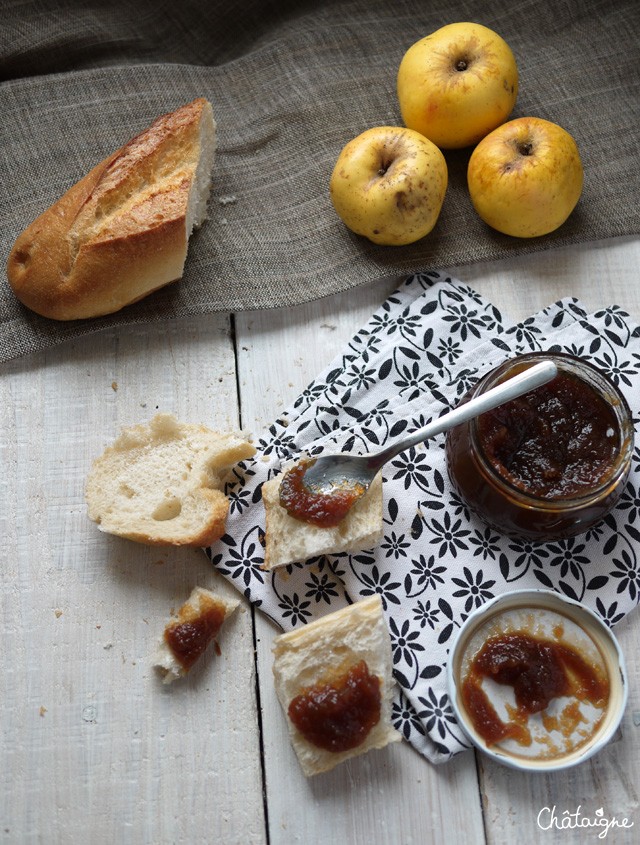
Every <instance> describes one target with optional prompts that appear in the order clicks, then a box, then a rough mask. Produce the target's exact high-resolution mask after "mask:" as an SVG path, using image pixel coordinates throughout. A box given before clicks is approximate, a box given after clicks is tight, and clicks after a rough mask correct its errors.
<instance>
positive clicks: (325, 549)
mask: <svg viewBox="0 0 640 845" xmlns="http://www.w3.org/2000/svg"><path fill="white" fill-rule="evenodd" d="M294 465H295V463H294V464H291V466H294ZM289 468H290V467H289V466H287V467H286V468H285V469H289ZM281 481H282V475H277V476H275V477H274V478H270V479H269V481H265V483H264V484H263V485H262V501H263V502H264V507H265V556H264V566H263V569H274V568H275V567H277V566H284V565H286V564H288V563H295V562H300V561H305V560H308V559H309V558H311V557H317V556H318V555H328V554H337V553H338V552H352V551H359V550H360V549H369V548H371V547H372V546H375V545H376V544H377V543H379V542H380V540H381V538H382V533H383V527H384V526H383V522H382V476H381V474H380V473H378V475H376V477H375V478H374V480H373V482H372V483H371V486H370V487H369V489H368V490H367V492H366V493H365V494H364V496H362V498H361V499H359V500H358V501H357V502H356V503H355V505H354V506H353V507H352V508H351V510H350V511H349V512H348V514H347V515H346V517H345V518H344V519H343V520H342V521H341V522H340V523H339V524H338V525H336V526H334V527H331V528H322V527H320V526H317V525H310V524H309V523H307V522H303V521H302V520H299V519H295V518H294V517H292V516H289V514H288V513H287V511H286V510H285V508H283V507H282V505H281V504H280V499H279V490H280V482H281Z"/></svg>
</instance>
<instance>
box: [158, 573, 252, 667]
mask: <svg viewBox="0 0 640 845" xmlns="http://www.w3.org/2000/svg"><path fill="white" fill-rule="evenodd" d="M239 604H240V601H239V599H235V598H234V599H227V598H224V597H223V596H220V595H218V594H217V593H214V592H212V591H211V590H205V589H204V588H203V587H194V588H193V590H192V591H191V595H190V596H189V598H188V599H187V600H186V601H185V602H184V604H183V605H182V606H181V607H180V608H179V610H178V612H177V614H176V615H175V617H174V618H173V619H171V620H170V621H169V622H168V623H167V624H166V625H165V629H164V632H163V635H162V638H161V639H160V642H159V643H158V647H157V651H156V656H155V662H154V666H155V668H156V669H157V670H158V672H159V673H160V675H161V676H162V681H163V683H165V684H170V683H172V682H173V681H175V680H177V679H178V678H183V677H184V676H185V675H187V674H188V673H189V672H190V671H191V669H192V668H193V666H194V665H195V663H196V662H197V661H198V660H199V659H200V658H201V657H202V655H203V654H204V652H205V651H206V649H207V647H208V646H209V645H210V643H212V642H216V641H217V637H218V634H219V633H220V629H221V628H222V625H223V624H224V622H225V620H226V619H227V617H229V616H230V615H231V614H232V613H233V612H234V610H235V609H236V608H237V607H238V605H239Z"/></svg>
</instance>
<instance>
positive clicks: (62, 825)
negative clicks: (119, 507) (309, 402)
mask: <svg viewBox="0 0 640 845" xmlns="http://www.w3.org/2000/svg"><path fill="white" fill-rule="evenodd" d="M0 391H1V393H0V408H1V409H2V411H1V413H2V431H3V438H2V452H1V455H0V489H1V491H2V502H3V513H2V528H3V530H4V542H3V548H4V550H5V552H6V551H8V550H11V552H10V556H8V559H7V560H5V561H4V563H3V565H2V578H3V590H2V593H1V599H0V601H1V602H2V614H1V616H2V619H1V620H0V629H1V631H2V643H3V648H2V650H1V651H2V656H1V658H0V659H1V660H2V672H3V707H2V730H3V747H4V750H3V766H2V780H3V789H2V793H3V798H2V799H0V800H1V801H2V804H3V806H2V810H1V812H0V816H1V818H2V830H3V831H6V834H5V836H6V838H5V836H3V841H7V842H9V841H11V842H20V843H30V842H65V843H86V842H92V843H101V842H104V843H106V842H121V843H135V845H138V843H155V844H157V843H165V842H198V841H206V840H208V841H223V842H230V843H231V842H242V843H261V842H264V841H265V826H264V811H263V802H262V781H261V771H260V757H259V753H258V748H259V734H258V721H257V712H256V705H255V696H254V695H253V690H254V661H253V633H252V624H251V614H250V612H248V611H247V610H246V608H245V609H244V610H243V611H242V612H240V613H238V614H237V615H236V616H235V617H234V618H233V619H232V620H230V621H229V623H228V627H226V629H225V630H224V631H223V635H222V636H221V641H220V645H221V649H222V654H221V656H220V657H217V656H216V655H215V654H214V653H213V652H212V653H211V654H208V655H207V657H206V658H205V659H204V660H203V663H202V665H200V666H198V667H196V668H195V669H194V671H193V673H192V675H191V676H190V677H189V678H188V679H185V680H184V681H180V682H177V683H175V684H174V685H172V686H170V687H169V686H163V685H162V683H160V681H159V678H158V677H157V676H156V674H155V672H154V671H153V669H152V654H153V648H154V645H155V642H156V639H157V637H158V636H160V635H161V633H162V630H163V627H164V624H165V622H166V621H167V619H168V618H169V614H170V611H171V609H172V608H177V607H178V605H179V604H180V603H181V602H182V601H183V600H184V599H185V598H186V597H187V596H188V594H189V592H190V590H191V588H192V587H193V586H194V585H195V584H196V583H197V584H200V585H202V586H207V587H212V588H214V589H220V590H222V591H224V592H227V593H229V594H230V593H232V590H231V588H230V586H229V585H228V584H227V583H226V582H224V581H223V579H222V578H219V577H218V576H217V575H216V574H215V573H214V572H213V571H212V569H211V567H210V565H209V563H208V561H207V560H206V558H205V556H204V555H203V553H202V552H201V551H200V550H191V551H184V550H183V551H180V550H176V549H153V548H148V547H145V546H141V545H138V544H134V543H130V542H127V541H124V540H119V539H117V538H114V537H109V536H108V535H105V534H102V533H100V532H99V531H98V529H97V527H96V526H95V525H94V524H93V523H91V522H90V521H89V519H88V518H87V515H86V511H85V506H84V497H83V490H84V484H85V479H86V475H87V472H88V469H89V466H90V463H91V461H92V459H93V458H94V457H96V456H97V455H98V454H99V453H100V452H101V451H102V449H103V448H104V447H105V446H106V445H107V444H108V443H110V442H111V441H112V440H113V439H114V437H115V435H116V433H117V431H118V430H119V427H120V426H121V425H126V424H132V423H137V422H142V421H146V420H148V419H149V418H150V417H151V416H153V414H154V413H155V412H156V411H158V410H161V411H172V412H174V413H175V414H176V415H177V416H178V417H179V418H180V419H184V420H187V421H193V422H207V423H208V424H210V425H211V426H214V427H215V426H218V427H220V428H223V429H229V428H231V429H236V428H237V412H238V408H237V401H236V380H235V367H234V354H233V349H232V343H231V338H230V331H229V324H228V318H227V317H225V316H214V317H203V318H201V319H194V320H188V321H180V322H168V323H166V324H157V325H153V326H148V327H147V326H141V327H137V328H133V329H131V330H130V331H127V332H123V333H116V332H111V331H108V332H105V333H102V334H98V335H95V336H94V337H91V338H88V339H86V340H82V341H77V342H74V343H72V344H67V345H65V346H64V347H61V348H60V349H57V350H53V351H50V352H48V353H46V354H42V355H37V356H34V357H31V358H27V359H24V360H19V361H15V362H13V363H11V364H9V365H7V366H6V367H5V368H4V369H3V372H2V377H1V379H0Z"/></svg>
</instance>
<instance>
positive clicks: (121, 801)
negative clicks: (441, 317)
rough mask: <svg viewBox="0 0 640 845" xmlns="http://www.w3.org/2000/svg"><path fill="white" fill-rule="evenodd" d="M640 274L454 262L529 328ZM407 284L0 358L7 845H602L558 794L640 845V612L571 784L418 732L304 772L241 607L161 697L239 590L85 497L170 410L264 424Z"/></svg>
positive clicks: (2, 811) (613, 261)
mask: <svg viewBox="0 0 640 845" xmlns="http://www.w3.org/2000/svg"><path fill="white" fill-rule="evenodd" d="M639 267H640V240H639V239H630V240H625V241H610V242H606V243H602V244H594V245H589V246H582V247H576V248H567V249H561V250H554V251H552V252H543V253H540V254H538V255H532V256H530V257H526V258H522V259H518V260H517V261H508V262H506V261H505V262H499V263H494V264H484V265H477V266H471V267H465V268H461V269H459V270H457V271H456V270H455V269H454V270H452V273H453V274H454V275H456V276H457V277H458V278H461V279H463V280H464V281H465V282H467V283H469V284H470V285H471V286H472V287H475V288H476V289H477V290H478V291H479V292H481V293H482V294H484V295H485V296H486V297H488V298H489V299H491V300H492V301H493V302H495V303H496V304H497V305H498V307H499V308H500V309H501V310H502V311H503V312H504V313H505V314H506V315H508V316H510V317H514V318H522V317H525V316H528V315H529V314H532V313H533V312H534V311H536V310H537V309H538V308H541V307H543V306H545V305H547V304H549V303H551V302H553V301H555V300H556V299H558V298H560V297H561V296H564V295H569V294H572V295H575V296H578V297H579V298H580V299H581V300H582V301H583V302H584V303H585V304H586V305H587V307H588V308H590V309H595V308H598V307H600V306H604V305H608V304H611V303H614V302H615V303H617V304H619V305H621V306H623V307H625V308H626V309H627V310H629V311H631V313H632V314H634V315H635V316H636V318H637V317H638V316H640V279H639V276H638V269H639ZM394 287H395V281H393V280H386V281H381V282H379V283H376V284H371V285H366V286H363V287H362V288H360V289H358V290H354V291H351V292H349V293H348V294H345V295H338V296H333V297H330V298H327V299H324V300H322V301H320V302H316V303H313V304H309V305H305V306H301V307H298V308H289V309H286V310H274V311H264V312H259V313H258V312H252V313H245V314H239V315H236V316H235V317H230V316H228V315H215V316H207V317H201V318H197V319H189V320H180V321H171V322H167V323H164V324H158V325H152V326H149V327H131V328H125V329H122V330H118V331H111V330H109V331H105V332H103V333H100V334H97V335H94V336H92V337H89V338H87V339H83V340H81V341H76V342H72V343H68V344H66V345H64V346H62V347H60V348H57V349H55V350H52V351H50V352H47V353H43V354H37V355H34V356H30V357H26V358H23V359H19V360H16V361H13V362H10V363H8V364H5V365H3V366H2V367H0V386H1V394H0V414H1V415H2V428H1V431H2V438H1V442H0V490H1V493H2V510H1V514H0V520H1V521H0V527H1V530H2V562H1V565H0V575H1V577H2V582H3V584H2V591H1V593H0V602H1V611H0V630H1V639H0V661H1V668H2V672H1V675H0V678H1V681H0V690H1V691H0V702H1V705H0V719H1V734H2V746H1V748H2V757H1V759H0V777H1V778H2V793H1V797H0V845H4V843H12V845H13V843H18V844H19V845H27V844H29V845H30V844H31V843H46V845H49V843H60V844H61V845H80V843H82V845H85V843H87V844H88V845H102V843H105V845H106V844H107V843H118V844H119V843H132V844H133V845H143V844H144V845H146V843H149V845H165V843H224V845H234V843H238V845H250V843H271V845H289V843H296V842H300V843H349V845H351V843H366V845H377V843H384V845H387V843H388V845H394V843H402V845H409V843H414V845H418V843H446V844H447V845H450V843H472V845H473V843H484V842H488V843H509V845H510V844H511V843H518V845H526V843H537V842H545V843H546V842H557V843H563V845H564V843H574V842H580V843H583V842H596V841H597V840H598V835H597V834H598V832H600V831H598V830H594V829H591V830H585V829H584V828H583V829H576V827H575V825H573V827H569V828H565V829H564V830H558V829H556V828H552V829H550V830H546V831H545V830H542V829H541V827H540V826H539V825H538V818H539V813H540V812H541V810H543V808H545V807H549V808H551V807H554V806H555V807H556V814H557V817H558V819H559V821H561V820H562V818H563V817H564V814H565V813H569V814H575V813H576V812H577V811H578V808H581V810H580V811H581V813H582V817H589V818H592V819H593V818H597V817H598V816H597V814H596V811H598V812H599V813H600V815H601V816H605V817H607V818H609V819H610V818H612V817H616V818H617V819H618V820H621V819H622V818H625V817H626V818H627V819H628V820H629V822H633V823H634V827H633V828H630V829H627V830H626V831H623V830H621V829H613V828H612V829H610V830H609V832H608V834H607V836H606V841H607V842H609V843H611V842H615V843H622V842H624V843H626V842H629V843H631V842H638V841H640V805H639V800H638V795H639V792H640V743H639V740H640V657H639V656H638V655H639V654H640V615H638V612H636V614H635V615H632V616H631V618H629V619H627V620H626V621H624V622H622V623H621V624H620V625H619V626H618V628H617V633H618V635H619V639H620V641H621V644H622V647H623V649H624V651H625V653H626V658H627V663H628V671H629V679H630V697H629V705H628V708H627V712H626V714H625V717H624V722H623V725H622V730H621V738H620V739H619V741H617V742H615V743H614V744H612V745H610V746H609V747H608V748H607V749H605V750H604V751H603V752H602V753H601V754H600V755H599V756H597V757H596V758H595V759H593V760H592V761H590V762H588V763H585V764H583V765H582V766H579V767H577V768H574V769H572V770H570V771H568V772H565V773H561V774H557V775H553V776H527V775H524V774H518V773H515V772H513V771H511V770H509V769H506V768H503V767H501V766H498V765H494V764H491V763H489V762H487V760H486V759H484V757H482V756H475V755H474V753H473V752H468V753H465V754H462V755H460V756H458V757H457V758H456V759H455V760H454V761H453V762H452V763H450V764H447V765H444V766H440V767H434V766H432V765H431V764H429V763H427V762H426V761H425V760H423V759H422V758H421V757H420V756H418V754H417V753H416V752H415V751H413V749H412V748H411V747H409V746H408V745H406V744H404V743H402V744H396V745H394V746H390V747H389V748H388V749H385V750H383V751H379V752H372V753H371V754H368V755H364V756H362V757H360V758H357V759H355V760H353V761H350V762H348V763H346V764H344V765H342V766H341V767H338V768H337V769H335V770H334V771H333V772H331V773H328V774H325V775H320V776H318V777H316V778H313V779H311V780H305V778H304V777H303V776H302V774H301V772H300V769H299V767H298V764H297V760H296V758H295V756H294V753H293V751H292V750H291V747H290V745H289V742H288V739H287V734H286V728H285V724H284V720H283V715H282V712H281V710H280V706H279V704H278V702H277V700H276V697H275V693H274V688H273V683H272V675H271V642H272V639H273V637H274V635H275V633H276V631H275V630H274V629H273V627H272V626H271V625H270V624H269V623H268V622H267V621H265V619H263V618H261V617H260V615H259V614H257V613H254V612H253V611H252V610H251V609H250V608H249V607H248V606H246V605H245V606H243V608H242V612H240V613H238V614H236V615H235V617H234V618H233V620H232V621H231V622H230V623H228V626H227V627H226V629H225V630H224V632H223V636H222V637H221V648H222V654H221V656H216V655H215V654H213V653H212V654H209V655H208V656H207V657H206V658H205V659H204V660H203V661H202V663H201V665H200V666H199V667H198V668H196V669H195V670H194V671H193V673H192V675H191V676H190V677H189V678H188V679H186V680H185V681H184V682H180V683H176V684H174V685H172V686H170V687H163V686H162V684H160V683H159V682H158V678H157V676H156V674H155V672H154V671H153V669H152V666H151V655H152V650H153V647H154V643H155V641H156V639H157V637H158V636H159V634H160V633H161V631H162V628H163V626H164V624H165V622H166V621H167V619H168V616H169V613H170V611H171V609H172V608H176V607H177V606H178V605H179V604H180V603H181V602H182V601H183V600H184V599H185V598H186V596H187V595H188V593H189V592H190V590H191V588H192V586H194V585H195V584H196V583H197V584H200V585H202V586H208V587H212V588H214V589H219V590H221V591H227V592H232V588H231V587H230V586H229V585H228V584H227V583H226V582H224V581H223V579H222V578H221V577H220V576H218V575H217V574H216V573H214V572H213V571H212V569H211V567H210V565H209V563H208V561H207V560H206V558H205V556H204V554H203V553H201V552H200V551H198V550H192V551H184V550H175V549H158V548H155V549H154V548H147V547H144V546H139V545H136V544H134V543H129V542H127V541H123V540H118V539H117V538H113V537H109V536H107V535H104V534H102V533H100V532H99V531H98V530H97V529H96V527H95V526H94V525H93V524H92V523H91V522H90V521H89V520H88V518H87V515H86V510H85V505H84V497H83V488H84V482H85V479H86V475H87V471H88V469H89V466H90V463H91V461H92V459H93V458H94V457H96V456H97V455H98V454H99V453H100V452H101V451H102V450H103V448H104V447H105V445H107V444H108V443H110V442H111V441H112V440H113V439H114V437H115V435H116V433H117V432H118V431H119V429H120V427H121V426H123V425H128V424H132V423H136V422H142V421H146V420H147V419H149V418H150V417H151V416H152V415H153V414H154V413H155V412H156V411H158V410H162V411H171V412H173V413H175V414H176V415H177V416H178V417H179V418H181V419H184V420H188V421H193V422H204V423H206V424H208V425H210V426H212V427H219V428H230V429H236V428H237V427H238V425H239V424H240V425H242V427H244V428H245V429H247V430H249V431H252V432H254V433H255V434H259V433H260V432H261V431H262V429H263V427H265V426H266V425H267V424H268V423H269V422H271V421H272V420H273V419H274V418H275V417H276V416H277V415H278V414H279V412H281V411H282V410H283V408H284V407H286V406H287V405H288V404H289V403H290V402H291V401H292V400H293V399H294V398H295V397H296V395H297V394H298V393H299V392H300V391H301V390H302V389H303V388H304V387H305V385H306V384H307V383H308V381H310V380H311V378H312V377H313V376H315V375H316V373H318V372H319V371H320V370H321V369H322V368H323V367H324V365H325V364H327V363H328V362H329V361H330V360H331V359H332V358H333V356H334V354H336V353H337V352H339V351H340V350H341V348H342V346H343V344H344V343H345V342H346V341H347V340H348V339H349V337H350V336H351V334H352V333H353V332H354V331H356V330H357V329H358V328H359V327H360V326H361V324H362V323H364V322H365V321H366V319H367V318H368V317H369V315H370V313H371V312H372V311H373V310H374V309H375V308H376V307H377V306H378V305H379V304H380V303H381V302H382V301H383V299H384V298H385V297H386V295H387V294H389V293H390V292H391V291H392V290H393V288H394ZM636 407H637V404H636ZM549 818H550V816H549V814H548V813H547V814H546V815H545V816H543V817H542V821H543V822H545V820H546V821H547V822H548V820H549ZM573 818H574V819H577V817H576V816H575V815H574V817H573ZM570 821H571V819H570Z"/></svg>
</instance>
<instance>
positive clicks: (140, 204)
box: [7, 97, 216, 320]
mask: <svg viewBox="0 0 640 845" xmlns="http://www.w3.org/2000/svg"><path fill="white" fill-rule="evenodd" d="M215 131H216V125H215V121H214V119H213V111H212V107H211V103H209V102H208V101H207V100H205V99H204V98H202V97H200V98H198V99H196V100H194V101H193V102H192V103H188V104H187V105H185V106H182V107H181V108H179V109H176V111H174V112H171V113H169V114H165V115H162V116H161V117H159V118H158V119H157V120H156V121H154V123H153V124H152V125H151V126H150V127H149V128H148V129H147V130H145V131H144V132H142V133H141V134H139V135H137V136H136V137H135V138H133V139H132V140H131V141H129V143H127V144H126V145H125V146H124V147H122V148H121V149H120V150H118V151H116V152H115V153H113V154H112V155H111V156H109V157H108V158H106V159H105V160H104V161H102V162H100V164H98V165H97V166H96V167H94V168H93V169H92V170H91V171H90V172H89V173H88V174H87V175H86V176H85V177H84V178H83V179H81V180H80V181H79V182H77V183H76V184H75V185H73V187H71V188H70V189H69V190H68V191H67V192H66V193H65V194H64V196H62V197H61V198H60V199H59V200H58V201H57V202H56V203H54V205H52V206H51V207H50V208H49V209H47V210H46V211H44V212H43V213H42V214H41V215H40V216H39V217H38V218H37V219H36V220H34V221H33V223H31V225H30V226H28V227H27V229H26V230H25V231H24V232H23V233H22V234H21V235H20V236H19V237H18V239H17V240H16V242H15V244H14V246H13V249H12V250H11V254H10V255H9V259H8V263H7V276H8V279H9V283H10V285H11V287H12V289H13V291H14V293H15V295H16V296H17V298H18V299H19V300H20V301H21V302H22V303H23V304H24V305H26V306H27V307H28V308H30V309H31V310H32V311H35V312H36V313H38V314H41V315H42V316H44V317H50V318H52V319H55V320H77V319H82V318H87V317H98V316H101V315H104V314H111V313H113V312H115V311H119V310H120V309H121V308H123V307H124V306H126V305H129V304H131V303H132V302H136V301H137V300H139V299H142V298H143V297H144V296H147V295H148V294H149V293H152V292H153V291H154V290H157V289H158V288H160V287H163V286H164V285H166V284H168V283H169V282H173V281H176V280H177V279H179V278H180V277H181V276H182V273H183V269H184V264H185V260H186V256H187V244H188V240H189V237H190V235H191V232H192V230H193V228H194V227H195V226H198V225H200V223H202V221H203V220H204V218H205V217H206V205H207V198H208V196H209V190H210V186H211V170H212V168H213V160H214V155H215V144H216V135H215Z"/></svg>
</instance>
